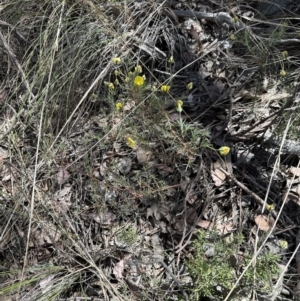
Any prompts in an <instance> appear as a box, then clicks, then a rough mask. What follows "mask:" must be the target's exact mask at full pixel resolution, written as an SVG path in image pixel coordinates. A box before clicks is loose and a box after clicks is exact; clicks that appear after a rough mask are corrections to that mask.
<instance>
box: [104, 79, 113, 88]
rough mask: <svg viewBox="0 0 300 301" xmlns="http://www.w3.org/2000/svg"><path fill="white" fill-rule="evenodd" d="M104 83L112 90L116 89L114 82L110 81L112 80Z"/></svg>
mask: <svg viewBox="0 0 300 301" xmlns="http://www.w3.org/2000/svg"><path fill="white" fill-rule="evenodd" d="M104 85H106V86H108V88H109V89H110V90H114V89H115V86H114V84H113V83H110V82H106V81H105V82H104Z"/></svg>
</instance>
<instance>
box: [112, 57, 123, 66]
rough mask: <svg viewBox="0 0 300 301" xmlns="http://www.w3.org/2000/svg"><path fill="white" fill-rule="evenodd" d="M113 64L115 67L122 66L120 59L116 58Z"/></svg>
mask: <svg viewBox="0 0 300 301" xmlns="http://www.w3.org/2000/svg"><path fill="white" fill-rule="evenodd" d="M113 63H114V64H115V65H118V64H121V59H120V58H119V57H114V58H113Z"/></svg>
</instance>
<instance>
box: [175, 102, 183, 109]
mask: <svg viewBox="0 0 300 301" xmlns="http://www.w3.org/2000/svg"><path fill="white" fill-rule="evenodd" d="M182 106H183V102H182V100H177V101H176V110H177V111H178V112H182Z"/></svg>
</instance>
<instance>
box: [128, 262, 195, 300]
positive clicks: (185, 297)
mask: <svg viewBox="0 0 300 301" xmlns="http://www.w3.org/2000/svg"><path fill="white" fill-rule="evenodd" d="M133 262H135V263H140V264H153V263H159V264H161V265H162V266H163V267H164V269H165V270H166V272H167V273H168V274H169V275H170V276H171V277H172V279H173V281H174V282H175V283H176V284H177V286H178V288H179V289H180V291H181V292H182V294H183V296H184V299H185V301H189V298H188V295H187V293H186V291H185V290H184V288H183V287H182V285H181V283H180V282H179V281H178V280H177V278H176V277H175V275H174V274H173V273H172V272H171V271H170V269H169V267H168V266H167V265H166V264H165V263H164V262H163V261H162V260H159V259H157V260H151V261H149V262H144V261H141V260H137V259H135V260H133Z"/></svg>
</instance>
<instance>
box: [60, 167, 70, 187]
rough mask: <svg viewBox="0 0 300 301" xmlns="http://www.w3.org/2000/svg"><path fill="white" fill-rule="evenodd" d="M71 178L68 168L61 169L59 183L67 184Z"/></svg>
mask: <svg viewBox="0 0 300 301" xmlns="http://www.w3.org/2000/svg"><path fill="white" fill-rule="evenodd" d="M69 178H70V173H69V172H68V171H67V170H66V169H60V170H59V172H58V174H57V183H58V185H63V184H65V183H66V182H67V181H68V179H69Z"/></svg>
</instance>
